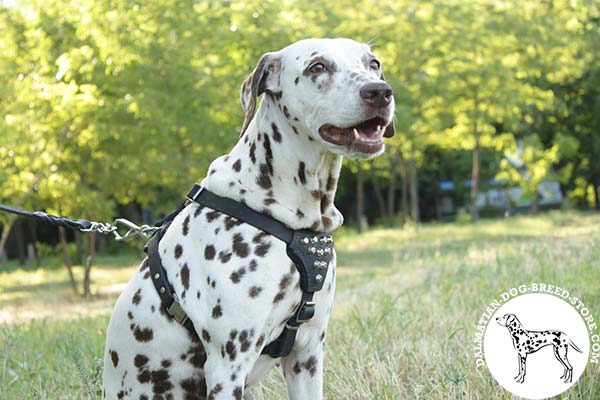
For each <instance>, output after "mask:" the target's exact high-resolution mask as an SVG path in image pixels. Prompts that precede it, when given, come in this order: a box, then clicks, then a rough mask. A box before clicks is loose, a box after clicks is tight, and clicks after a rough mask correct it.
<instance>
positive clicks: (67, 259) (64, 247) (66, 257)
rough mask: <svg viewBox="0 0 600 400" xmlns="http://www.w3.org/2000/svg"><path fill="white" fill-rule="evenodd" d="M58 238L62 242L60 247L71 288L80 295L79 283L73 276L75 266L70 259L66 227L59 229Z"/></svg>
mask: <svg viewBox="0 0 600 400" xmlns="http://www.w3.org/2000/svg"><path fill="white" fill-rule="evenodd" d="M58 238H59V240H60V247H61V249H62V255H63V262H64V264H65V268H67V272H68V273H69V280H70V281H71V287H72V288H73V292H75V294H79V290H77V281H76V280H75V275H74V274H73V266H72V265H71V257H69V251H68V249H67V232H66V231H65V227H64V226H59V227H58Z"/></svg>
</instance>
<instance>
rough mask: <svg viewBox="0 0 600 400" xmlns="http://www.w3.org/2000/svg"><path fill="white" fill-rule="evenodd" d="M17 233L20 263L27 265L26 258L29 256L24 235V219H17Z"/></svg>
mask: <svg viewBox="0 0 600 400" xmlns="http://www.w3.org/2000/svg"><path fill="white" fill-rule="evenodd" d="M15 233H16V236H17V253H18V254H19V265H25V260H26V259H27V257H26V254H25V237H24V236H23V221H21V220H17V221H16V223H15Z"/></svg>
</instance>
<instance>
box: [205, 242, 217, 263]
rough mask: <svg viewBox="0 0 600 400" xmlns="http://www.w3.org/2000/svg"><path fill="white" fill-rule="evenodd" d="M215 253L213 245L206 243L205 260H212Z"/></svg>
mask: <svg viewBox="0 0 600 400" xmlns="http://www.w3.org/2000/svg"><path fill="white" fill-rule="evenodd" d="M215 254H216V250H215V246H213V245H212V244H209V245H207V246H206V247H205V248H204V258H205V259H207V260H214V258H215Z"/></svg>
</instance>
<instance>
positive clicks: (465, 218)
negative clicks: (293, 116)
mask: <svg viewBox="0 0 600 400" xmlns="http://www.w3.org/2000/svg"><path fill="white" fill-rule="evenodd" d="M307 37H350V38H353V39H355V40H359V41H364V42H369V43H371V45H372V46H373V49H374V52H375V53H376V54H377V55H378V56H379V57H380V59H381V60H382V61H383V70H384V72H385V76H386V79H387V81H388V82H389V83H390V84H391V85H392V86H393V88H394V91H395V96H396V130H397V132H396V136H395V137H394V138H393V139H391V140H388V141H387V143H386V146H387V152H386V153H385V155H384V156H382V157H380V158H378V159H376V160H374V161H370V162H357V161H352V160H346V161H345V164H344V168H343V172H342V177H341V179H340V185H339V189H338V194H337V198H336V204H337V206H338V208H339V209H340V210H341V211H342V212H343V213H344V215H345V217H346V227H345V228H344V229H343V230H342V231H340V232H339V235H340V237H341V238H342V240H341V241H340V243H341V244H340V246H341V247H340V251H341V252H342V257H341V258H340V259H341V261H342V262H344V260H346V262H347V263H348V264H352V262H358V261H356V260H362V261H361V262H362V264H361V265H368V264H369V262H374V263H381V265H382V266H383V267H382V268H383V270H382V271H388V270H389V271H392V270H393V271H397V270H398V268H399V266H400V265H409V264H410V265H413V266H419V268H425V269H426V270H427V266H431V265H433V264H435V263H437V262H440V261H439V259H438V258H436V257H438V256H439V255H440V254H442V256H443V255H444V254H446V253H444V251H455V250H456V251H457V252H458V253H457V257H458V258H461V259H464V258H465V254H472V253H469V251H471V250H468V249H469V247H468V246H469V245H468V244H466V243H467V242H468V241H470V240H479V239H482V240H484V239H485V240H487V241H486V242H485V243H484V244H482V246H483V247H485V246H487V245H488V244H489V243H492V242H494V241H496V243H500V242H498V240H501V239H498V238H508V237H510V238H512V239H511V242H510V243H508V244H507V243H504V242H502V243H504V244H506V246H508V247H506V249H505V250H506V251H507V252H509V253H510V251H517V250H514V249H515V247H514V246H513V245H515V243H517V242H520V241H521V240H523V237H524V236H523V235H529V236H531V237H538V236H540V235H541V236H543V235H545V234H548V235H550V234H551V232H553V233H552V235H554V232H555V231H554V230H553V229H555V228H556V229H559V228H561V227H570V228H572V229H573V232H575V233H574V235H575V239H573V241H574V242H573V243H581V240H580V237H579V236H577V235H583V233H582V232H581V231H577V229H578V228H581V229H584V230H585V232H587V233H586V235H587V236H586V237H588V236H589V232H597V231H594V229H595V228H593V226H595V225H594V224H596V223H597V222H598V221H599V220H598V217H597V213H596V212H595V211H593V210H596V211H598V210H600V198H599V197H600V192H599V186H600V3H599V2H598V1H595V0H587V1H586V0H531V1H525V0H513V1H501V0H488V1H483V0H474V1H460V0H449V1H442V0H428V1H416V0H352V1H347V2H335V1H318V2H310V1H308V2H307V1H296V0H285V1H265V0H260V1H258V0H256V1H254V0H249V1H177V0H160V1H158V0H145V1H141V2H135V1H106V0H61V1H57V0H43V1H42V0H0V203H5V204H10V205H13V206H18V207H22V208H26V209H31V210H45V211H47V212H49V213H54V214H58V215H65V216H69V217H72V218H87V219H92V220H97V221H112V219H113V218H115V217H117V216H119V217H126V218H129V219H131V220H132V221H135V222H137V223H142V222H143V223H152V222H153V221H155V220H157V219H159V218H160V217H161V216H163V215H164V214H166V213H168V212H170V211H171V210H173V209H175V208H176V207H177V206H178V205H179V204H180V202H181V200H182V197H183V195H184V193H185V191H186V190H187V189H188V188H189V186H190V185H191V184H192V183H194V182H197V181H198V182H199V181H200V180H201V179H202V178H203V177H204V176H205V174H206V170H207V166H208V164H209V163H210V162H211V161H212V160H213V159H214V158H215V157H217V156H218V155H220V154H223V153H224V152H227V151H228V149H230V148H231V147H232V146H233V144H234V143H235V142H236V140H237V138H238V134H239V130H240V127H241V124H242V118H243V115H242V109H241V106H240V103H239V88H240V85H241V83H242V81H243V80H244V79H245V77H246V76H247V75H248V74H249V73H250V71H251V70H252V69H253V68H254V66H255V65H256V63H257V61H258V59H259V57H260V56H261V54H263V53H265V52H267V51H273V50H277V49H280V48H282V47H284V46H286V45H288V44H290V43H291V42H294V41H296V40H299V39H303V38H307ZM547 210H554V211H547ZM523 214H526V215H523ZM538 214H539V215H538ZM478 220H480V221H479V222H477V221H478ZM0 226H1V236H0V272H1V274H0V293H2V289H3V288H2V287H4V293H5V295H4V297H2V296H0V300H1V301H3V302H4V306H5V307H4V313H2V312H0V314H1V316H2V320H4V321H9V322H10V321H18V320H22V319H28V318H29V316H36V315H44V316H50V315H52V314H54V311H51V310H50V311H49V310H48V309H47V304H48V303H47V302H48V301H50V299H51V298H55V297H56V296H54V295H56V294H57V293H63V292H61V290H63V289H64V293H65V294H64V295H61V296H63V300H64V302H63V303H60V305H61V307H63V306H65V304H66V303H68V305H69V307H71V308H70V310H77V312H80V313H84V314H85V313H89V312H91V311H90V310H91V309H93V308H94V307H96V306H97V307H98V309H99V310H103V311H104V312H107V310H109V309H110V306H111V304H112V301H114V298H115V296H116V294H118V292H119V290H120V288H122V286H119V285H122V283H123V282H125V281H126V280H127V279H128V277H129V276H130V274H131V273H132V271H133V269H132V268H133V265H135V263H136V262H137V261H136V260H139V258H140V257H141V256H142V254H141V251H140V249H141V243H140V242H134V243H133V244H132V245H131V246H130V247H127V246H126V245H123V244H115V243H114V242H112V241H111V240H110V239H109V240H103V238H100V237H98V238H96V237H94V236H93V235H81V234H78V233H75V232H70V231H65V230H58V229H55V228H53V227H49V226H45V225H41V224H37V223H35V222H33V221H28V220H24V219H17V218H14V217H13V216H11V215H9V214H6V213H0ZM511 229H512V230H511ZM561 229H562V228H561ZM362 231H364V232H366V234H367V236H362V237H366V238H367V239H364V241H361V240H363V239H360V237H359V236H356V235H357V233H356V232H362ZM369 232H370V234H371V236H368V234H369ZM373 232H375V233H373ZM382 232H384V233H382ZM385 232H387V233H385ZM523 232H525V233H523ZM557 232H561V233H560V235H563V234H564V232H567V231H565V230H560V231H557ZM557 234H558V233H557ZM511 235H512V236H511ZM529 236H528V237H529ZM595 237H597V236H595ZM344 238H345V239H344ZM368 238H370V239H368ZM449 238H462V239H463V240H464V242H461V244H460V245H456V243H455V244H453V245H452V246H450V247H448V248H445V247H444V246H445V243H446V242H444V240H446V239H449ZM379 239H382V240H386V241H388V242H387V244H382V242H379ZM513 239H514V240H513ZM551 239H552V240H554V236H553V237H552V238H550V239H548V240H551ZM344 240H345V241H344ZM502 240H504V239H502ZM416 242H421V243H433V245H432V246H433V247H431V248H421V247H419V248H410V249H412V250H410V249H408V250H407V248H406V247H403V246H404V245H406V244H408V243H413V244H414V243H416ZM344 243H345V244H344ZM357 243H362V245H361V244H359V245H357ZM365 243H367V244H369V246H370V247H369V246H367V245H365ZM473 243H477V242H473ZM536 243H537V242H536ZM548 243H550V242H548ZM594 243H595V244H597V242H594ZM504 244H499V245H498V246H503V245H504ZM538 244H539V243H537V244H536V245H535V246H537V247H535V248H539V246H538ZM382 245H385V246H388V245H389V246H392V245H393V246H396V247H394V248H392V247H389V248H388V249H387V250H386V251H387V252H385V251H383V250H381V251H380V252H377V251H376V250H377V248H378V247H377V246H382ZM344 246H345V247H344ZM361 246H362V247H361ZM453 246H454V247H453ZM456 246H458V247H456ZM461 246H463V247H461ZM511 246H512V247H511ZM532 246H533V245H532ZM548 246H550V245H548ZM550 247H551V246H550ZM355 248H358V249H359V250H361V251H363V253H361V254H362V255H363V256H364V257H363V258H362V259H361V258H360V257H359V258H358V259H357V258H356V257H350V256H346V258H344V255H343V254H344V249H347V253H346V254H351V253H350V251H351V250H352V249H355ZM498 248H499V247H494V250H493V251H494V252H495V253H494V254H496V255H498V254H499V253H498ZM398 249H400V250H398ZM460 249H462V250H460ZM510 249H512V250H510ZM365 251H366V253H365ZM369 251H371V253H369ZM411 251H413V253H411ZM440 251H441V253H440ZM473 251H475V250H473ZM477 251H478V250H477ZM565 251H566V252H567V253H568V254H569V256H565V257H563V255H564V254H567V253H564V254H563V255H560V254H559V255H557V256H555V257H554V258H553V259H561V260H568V259H569V257H571V256H570V255H572V254H574V253H573V252H572V251H571V250H565ZM406 252H408V253H406ZM526 252H529V250H527V251H525V250H523V252H521V253H519V252H518V251H517V253H515V254H516V255H515V257H517V258H518V257H520V255H522V254H525V253H526ZM96 254H98V257H96V259H97V260H98V263H97V264H98V265H99V269H98V270H97V271H96V272H95V275H91V273H90V271H91V264H92V262H91V261H92V258H90V257H94V256H95V255H96ZM405 254H409V255H408V256H405ZM486 254H487V255H486V256H485V257H488V256H489V254H491V253H489V254H488V253H486ZM511 254H512V253H511ZM355 256H356V254H355ZM375 256H377V257H379V256H380V257H382V258H381V259H377V258H375V259H373V258H372V257H375ZM596 256H597V254H596V253H594V254H590V255H589V257H590V260H591V259H593V258H594V257H596ZM102 257H104V258H102ZM405 257H407V258H405ZM427 257H432V258H431V259H429V258H427ZM485 257H484V258H483V259H482V260H483V261H481V263H482V264H481V265H483V264H484V263H487V262H488V261H489V260H488V259H487V258H485ZM596 259H597V258H596ZM2 260H4V261H2ZM428 260H429V261H428ZM431 260H434V261H431ZM435 260H437V261H435ZM446 261H447V260H446ZM496 261H497V262H498V263H500V261H498V260H496ZM496 261H494V262H496ZM579 261H581V260H579ZM457 262H458V261H457ZM403 263H404V264H403ZM431 263H433V264H431ZM534 264H535V262H534V263H533V264H531V265H534ZM378 265H379V264H378ZM456 265H457V267H456V268H458V269H459V270H461V271H462V268H463V266H461V265H462V264H460V265H459V264H456ZM478 265H479V264H478ZM497 265H500V264H497ZM535 265H537V264H535ZM63 266H66V267H67V268H66V269H65V268H64V267H63ZM565 268H566V267H565ZM48 271H49V272H48ZM375 271H377V270H375ZM389 271H388V272H389ZM415 271H417V270H415ZM591 271H592V270H591V269H590V272H589V273H590V274H592V275H588V276H587V278H591V277H597V276H596V275H597V274H596V273H595V272H591ZM380 272H381V271H380ZM463 272H464V271H463ZM538 272H539V271H538ZM419 273H420V272H415V274H417V276H420V275H418V274H419ZM432 273H434V276H438V275H435V274H437V273H439V272H432ZM536 273H537V272H536V271H532V274H533V275H532V276H536V275H535V274H536ZM369 274H371V275H368V276H370V277H373V276H376V275H373V274H375V272H373V271H371V272H369ZM356 276H360V275H356ZM411 276H412V275H411ZM460 276H462V275H460ZM469 276H471V275H469ZM551 276H563V275H560V274H558V273H556V274H554V275H551ZM565 276H569V275H565ZM582 276H583V275H582ZM92 277H93V279H92ZM343 277H344V275H341V276H340V279H342V281H343V279H344V278H343ZM495 278H498V279H501V278H500V277H499V275H497V276H495V277H494V278H492V277H490V279H492V280H493V279H495ZM363 279H364V278H363ZM403 279H404V278H403ZM415 279H416V278H415ZM424 279H425V278H424ZM427 279H429V278H427ZM454 279H457V278H454ZM460 279H466V278H465V276H462V278H460ZM594 279H595V278H594ZM434 280H435V279H434ZM392 281H393V280H392ZM596 281H597V280H596ZM34 282H37V283H36V284H35V285H33V283H34ZM428 282H429V283H428V287H429V288H431V286H432V285H433V284H432V283H431V282H432V281H431V280H430V279H429V281H428ZM30 283H31V285H29V284H30ZM115 285H116V286H115ZM477 285H478V287H482V288H483V287H485V285H483V284H482V282H481V281H477ZM482 285H483V286H482ZM400 286H402V285H400ZM344 287H345V286H344V284H343V283H342V285H341V289H342V290H343V289H344ZM348 287H349V286H348ZM482 290H483V289H482ZM590 290H591V289H590ZM32 293H33V294H34V295H33V297H38V299H40V298H41V299H42V300H43V301H42V303H45V304H41V303H39V302H38V303H39V304H38V303H35V304H34V303H31V302H30V299H31V297H32ZM448 293H449V292H448ZM596 294H597V293H596ZM80 295H84V296H86V297H88V298H91V299H92V300H90V301H96V303H84V304H88V305H87V306H81V305H80V303H79V302H77V300H76V299H79V298H80V297H79V296H80ZM595 298H597V296H596V297H595ZM27 299H29V300H27ZM65 299H66V300H65ZM28 301H29V303H28ZM382 301H383V300H382ZM65 302H66V303H65ZM384 303H385V301H384ZM90 304H92V305H93V307H90ZM11 307H12V308H11ZM28 311H31V312H30V313H29V314H28ZM28 315H29V316H28ZM100 321H101V322H100V325H102V323H104V322H105V321H106V320H105V319H101V320H100ZM95 323H97V322H94V324H95ZM94 326H96V325H94ZM360 326H362V325H360ZM422 328H423V329H428V330H429V329H430V328H431V327H426V328H425V327H422ZM61 329H62V328H61ZM94 329H96V328H94ZM98 329H100V328H98ZM102 329H103V328H102ZM421 331H422V330H421ZM102 334H103V333H102V332H100V333H99V334H98V337H99V338H101V337H102ZM98 340H100V339H98ZM98 343H100V342H98ZM13 371H17V372H15V373H16V374H17V375H18V368H16V367H15V369H13ZM454 372H455V371H454ZM454 372H452V371H450V372H448V373H449V374H450V376H452V377H453V378H452V379H454V381H452V380H451V381H452V382H455V383H456V382H458V384H460V382H462V381H461V379H459V378H460V376H461V375H460V374H459V375H458V378H456V377H454V375H452V374H453V373H454ZM86 379H87V378H86ZM457 379H458V380H457ZM0 383H1V380H0ZM350 387H352V386H350ZM448 393H453V392H448ZM482 393H486V392H485V391H484V392H482ZM446 395H447V393H446ZM425 397H428V396H427V395H425ZM265 398H268V397H265ZM274 398H277V397H274ZM338 398H343V397H338ZM348 398H350V397H348ZM379 398H387V397H385V395H384V397H379ZM392 398H393V396H392ZM445 398H448V397H445ZM482 398H492V397H488V396H486V395H483V397H482Z"/></svg>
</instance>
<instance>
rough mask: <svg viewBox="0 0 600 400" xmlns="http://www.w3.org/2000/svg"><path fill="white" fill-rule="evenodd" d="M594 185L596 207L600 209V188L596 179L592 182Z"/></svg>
mask: <svg viewBox="0 0 600 400" xmlns="http://www.w3.org/2000/svg"><path fill="white" fill-rule="evenodd" d="M592 187H593V188H594V209H595V210H596V211H600V193H599V192H598V189H599V188H598V182H597V181H596V180H594V182H592Z"/></svg>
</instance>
